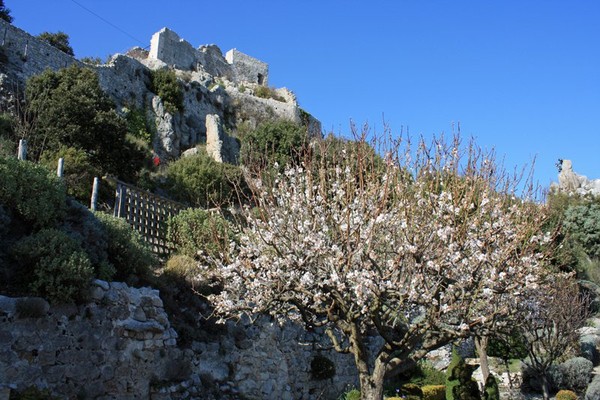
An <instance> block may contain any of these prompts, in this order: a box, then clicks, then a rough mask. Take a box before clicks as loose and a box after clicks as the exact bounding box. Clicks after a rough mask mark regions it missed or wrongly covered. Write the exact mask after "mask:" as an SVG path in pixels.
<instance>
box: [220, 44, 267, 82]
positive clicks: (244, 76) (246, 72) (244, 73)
mask: <svg viewBox="0 0 600 400" xmlns="http://www.w3.org/2000/svg"><path fill="white" fill-rule="evenodd" d="M225 59H226V60H227V62H228V63H229V64H231V66H232V68H233V76H234V77H235V80H236V81H237V82H250V83H257V84H259V85H265V86H266V85H267V84H268V79H269V65H268V64H267V63H265V62H262V61H260V60H258V59H256V58H254V57H250V56H249V55H247V54H244V53H242V52H241V51H238V50H237V49H231V50H229V51H228V52H227V53H226V54H225Z"/></svg>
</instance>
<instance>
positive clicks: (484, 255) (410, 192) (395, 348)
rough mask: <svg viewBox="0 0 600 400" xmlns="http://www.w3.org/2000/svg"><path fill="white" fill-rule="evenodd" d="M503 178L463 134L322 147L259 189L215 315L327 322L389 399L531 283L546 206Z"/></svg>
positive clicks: (368, 392) (362, 375)
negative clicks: (395, 379) (407, 142)
mask: <svg viewBox="0 0 600 400" xmlns="http://www.w3.org/2000/svg"><path fill="white" fill-rule="evenodd" d="M323 143H327V142H322V144H323ZM377 154H385V156H384V157H379V156H377ZM499 171H500V170H499V169H498V168H497V166H496V165H495V164H494V162H493V158H491V157H486V156H484V155H483V154H482V153H481V152H480V151H478V150H477V149H476V148H475V147H474V146H469V148H468V149H466V150H465V151H463V150H461V147H460V143H459V140H458V139H455V140H454V142H452V143H450V144H446V143H444V142H443V141H437V142H435V143H434V144H433V145H432V146H426V145H425V143H420V144H419V146H418V148H417V150H416V151H414V150H411V148H410V146H404V147H401V142H395V143H393V145H391V146H390V145H388V146H385V145H384V146H381V147H378V148H377V151H374V148H373V147H371V146H369V145H368V144H367V143H366V141H365V139H364V135H363V138H362V139H361V140H358V141H357V142H352V143H348V144H347V145H345V146H341V148H337V149H334V151H331V149H323V148H321V147H320V145H319V144H316V145H314V152H313V155H312V156H311V157H307V159H306V160H305V162H304V164H303V166H301V167H292V168H288V169H286V170H285V172H284V173H281V174H277V175H276V177H275V179H274V181H273V183H272V185H265V184H264V182H263V184H262V186H259V187H257V188H256V189H255V196H256V198H255V201H256V204H257V206H258V207H257V209H254V210H250V209H246V210H245V218H246V221H247V225H246V227H245V229H244V231H243V234H242V236H241V238H240V243H239V246H238V248H237V250H236V251H237V254H236V256H235V257H234V258H233V259H234V260H235V261H233V262H231V263H228V264H225V263H223V265H221V268H220V269H219V271H220V274H221V278H222V284H223V291H222V292H221V293H220V294H217V295H214V296H212V298H211V299H212V301H213V302H214V305H215V310H216V312H217V313H219V314H221V315H223V316H226V317H232V316H240V315H241V314H248V315H255V314H256V313H265V312H266V313H270V314H271V315H273V316H275V317H277V318H281V319H284V318H291V319H296V320H301V321H303V322H304V323H305V324H307V326H310V327H319V326H321V327H324V328H325V329H326V332H327V334H328V335H329V337H330V338H331V340H332V342H333V345H334V346H335V348H336V350H338V351H340V352H345V353H351V354H353V355H354V360H355V363H356V367H357V369H358V373H359V379H360V386H361V396H362V398H363V399H381V398H382V396H383V380H384V377H385V376H386V374H388V373H390V372H393V371H394V370H398V369H402V368H403V367H405V366H407V365H408V364H412V362H414V361H417V360H419V359H420V358H422V357H423V356H424V355H425V354H427V353H428V352H429V351H431V350H433V349H436V348H439V347H441V346H443V345H445V344H447V343H449V342H451V341H453V340H455V339H457V338H461V337H466V336H468V335H470V334H472V333H473V332H476V331H478V330H481V329H484V328H485V327H486V326H489V325H490V324H491V323H492V322H493V321H494V320H496V319H498V318H503V317H505V316H506V315H508V314H509V313H511V312H512V310H513V309H514V305H515V303H516V302H517V301H518V300H519V296H520V294H521V293H523V289H524V288H525V287H526V286H531V285H535V284H536V281H537V271H538V269H539V268H540V265H541V263H542V262H543V261H544V259H543V258H544V256H543V253H540V252H538V250H539V247H540V242H541V241H542V240H543V239H541V238H540V237H539V234H538V232H539V229H538V228H539V226H540V224H541V223H542V222H543V219H544V212H543V207H541V206H539V205H537V204H534V203H533V202H528V201H524V200H521V199H518V198H515V197H514V195H513V192H514V190H515V187H516V184H517V180H516V179H506V177H505V176H504V175H502V174H499ZM257 210H258V211H257ZM373 337H375V338H378V339H379V340H376V341H372V340H370V339H372V338H373ZM369 343H378V346H377V347H376V348H374V347H373V346H371V345H369Z"/></svg>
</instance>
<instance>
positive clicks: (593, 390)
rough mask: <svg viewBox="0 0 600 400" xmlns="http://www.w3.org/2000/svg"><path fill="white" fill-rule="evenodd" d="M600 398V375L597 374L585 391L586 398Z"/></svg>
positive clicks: (586, 399)
mask: <svg viewBox="0 0 600 400" xmlns="http://www.w3.org/2000/svg"><path fill="white" fill-rule="evenodd" d="M597 399H600V375H596V376H595V377H594V379H593V380H592V383H590V385H589V386H588V388H587V390H586V391H585V400H597Z"/></svg>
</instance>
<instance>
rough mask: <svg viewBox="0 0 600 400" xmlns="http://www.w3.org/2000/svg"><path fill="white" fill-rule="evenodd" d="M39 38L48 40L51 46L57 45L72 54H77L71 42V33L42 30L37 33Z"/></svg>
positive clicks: (61, 49)
mask: <svg viewBox="0 0 600 400" xmlns="http://www.w3.org/2000/svg"><path fill="white" fill-rule="evenodd" d="M37 38H38V39H41V40H43V41H46V42H48V43H49V44H50V45H51V46H53V47H56V48H57V49H59V50H60V51H62V52H64V53H67V54H68V55H70V56H73V55H75V54H74V53H73V48H72V47H71V45H70V44H69V35H67V34H66V33H64V32H62V31H58V32H56V33H51V32H42V33H40V34H39V35H37Z"/></svg>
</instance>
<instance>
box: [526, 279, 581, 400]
mask: <svg viewBox="0 0 600 400" xmlns="http://www.w3.org/2000/svg"><path fill="white" fill-rule="evenodd" d="M520 311H521V312H520V318H519V327H520V329H521V331H522V335H521V336H522V339H523V341H524V342H525V344H526V347H527V358H526V359H525V360H523V361H524V363H525V364H526V365H527V366H528V367H529V368H530V369H531V370H532V371H533V372H534V373H535V374H536V375H537V376H538V377H539V378H540V379H541V383H542V392H543V395H544V399H546V400H547V399H549V398H550V382H549V376H548V373H549V370H550V367H551V366H552V364H553V363H554V362H555V361H557V360H558V359H559V358H560V357H561V356H562V355H563V354H565V353H566V352H567V351H568V350H569V349H571V348H573V346H575V345H576V344H577V340H578V338H579V332H578V329H579V328H581V327H582V326H583V324H584V323H585V320H586V319H587V317H588V307H587V301H586V298H585V297H584V296H582V295H581V294H580V293H579V288H578V286H577V282H576V281H574V280H573V279H570V278H567V277H564V276H558V275H552V276H549V277H548V278H547V281H546V282H544V284H543V285H542V286H541V287H540V288H539V290H536V291H535V293H534V296H532V297H531V298H530V299H529V300H527V301H525V302H523V303H522V304H521V306H520Z"/></svg>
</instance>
